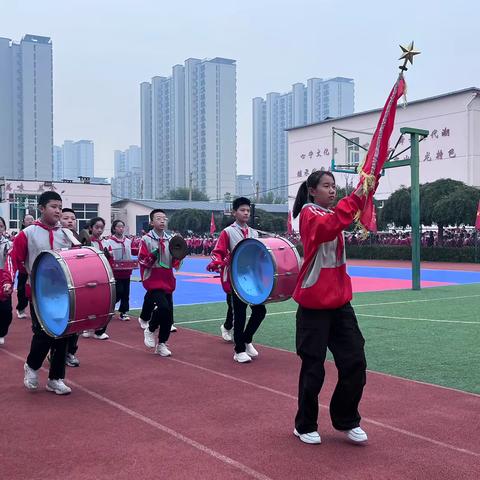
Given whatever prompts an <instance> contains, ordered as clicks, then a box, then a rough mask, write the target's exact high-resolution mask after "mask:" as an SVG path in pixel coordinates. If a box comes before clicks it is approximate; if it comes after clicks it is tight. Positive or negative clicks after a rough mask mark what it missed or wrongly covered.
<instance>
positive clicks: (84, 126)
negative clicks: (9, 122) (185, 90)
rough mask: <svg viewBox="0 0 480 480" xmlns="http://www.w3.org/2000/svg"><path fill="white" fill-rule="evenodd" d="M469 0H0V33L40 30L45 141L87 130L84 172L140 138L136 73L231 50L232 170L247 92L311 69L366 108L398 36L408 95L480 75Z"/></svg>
mask: <svg viewBox="0 0 480 480" xmlns="http://www.w3.org/2000/svg"><path fill="white" fill-rule="evenodd" d="M479 19H480V2H478V0H456V1H449V2H447V1H442V0H437V1H432V0H423V1H418V0H415V1H411V0H401V1H395V2H391V1H388V0H383V1H382V0H363V1H357V0H344V1H343V2H342V1H339V0H337V1H333V0H317V1H314V0H291V1H284V0H242V1H237V0H221V1H218V0H201V1H199V0H185V1H183V2H182V1H174V2H166V1H162V0H135V1H132V0H8V1H5V0H0V36H1V37H7V38H11V39H13V40H15V41H19V40H20V39H21V38H22V36H23V35H24V34H27V33H30V34H34V35H44V36H49V37H51V38H52V42H53V61H54V66H53V69H54V142H55V144H56V145H60V144H62V143H63V141H64V140H65V139H71V140H79V139H91V140H93V141H94V143H95V174H96V175H97V176H111V175H112V173H113V151H114V150H116V149H120V150H123V149H125V148H127V147H128V146H129V145H131V144H137V145H140V107H139V103H140V99H139V85H140V83H141V82H143V81H149V80H150V79H151V77H153V76H155V75H163V76H169V75H170V74H171V67H172V66H173V65H175V64H183V62H184V61H185V59H187V58H189V57H195V58H213V57H226V58H232V59H235V60H236V61H237V125H238V129H237V142H238V145H237V171H238V172H237V173H239V174H248V173H251V170H252V166H251V163H252V153H251V151H252V147H251V139H252V119H251V100H252V98H253V97H256V96H262V97H264V96H265V94H266V93H268V92H272V91H277V92H286V91H288V90H289V89H290V88H291V85H292V84H293V83H296V82H304V83H305V82H306V80H307V79H308V78H311V77H321V78H328V77H336V76H344V77H350V78H353V79H354V80H355V111H356V112H359V111H363V110H368V109H372V108H378V107H380V106H382V105H383V103H384V101H385V98H386V96H387V94H388V92H389V90H390V88H391V86H392V84H393V82H394V80H395V78H396V76H397V73H398V69H397V66H398V65H399V62H398V60H397V59H398V57H399V56H400V53H401V52H400V48H399V46H398V45H399V44H407V43H409V42H410V41H411V40H414V41H415V46H416V47H417V48H418V49H419V50H421V51H422V54H421V55H419V56H417V57H415V64H414V66H413V68H410V69H409V71H408V72H407V75H406V79H407V84H408V99H409V100H416V99H419V98H425V97H429V96H433V95H438V94H442V93H447V92H450V91H453V90H460V89H462V88H466V87H472V86H476V87H479V86H480V21H479Z"/></svg>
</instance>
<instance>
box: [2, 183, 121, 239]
mask: <svg viewBox="0 0 480 480" xmlns="http://www.w3.org/2000/svg"><path fill="white" fill-rule="evenodd" d="M48 190H52V191H54V192H57V193H58V194H59V195H60V196H61V197H62V206H63V207H64V208H65V207H68V208H72V209H73V210H75V214H76V217H77V230H81V229H82V228H84V227H85V225H86V224H87V223H88V221H89V220H90V219H91V218H94V217H102V218H103V219H105V223H106V225H105V232H110V225H111V210H112V208H111V202H112V194H111V185H110V184H107V183H103V184H93V183H92V184H91V183H81V182H52V181H37V180H9V179H8V178H7V179H4V178H0V216H1V217H3V218H4V219H5V222H6V224H7V229H8V231H10V232H13V231H17V232H18V231H19V230H20V228H21V226H22V221H23V217H24V216H25V215H26V214H30V215H33V216H34V217H35V218H38V216H39V212H38V209H37V205H38V198H39V197H40V195H41V194H42V193H43V192H45V191H48Z"/></svg>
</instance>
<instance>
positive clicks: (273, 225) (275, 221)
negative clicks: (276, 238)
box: [255, 208, 287, 232]
mask: <svg viewBox="0 0 480 480" xmlns="http://www.w3.org/2000/svg"><path fill="white" fill-rule="evenodd" d="M255 228H258V229H260V230H264V231H266V232H285V231H286V230H287V219H286V218H283V217H278V216H276V215H273V214H271V213H269V212H267V211H265V210H262V209H261V208H256V209H255Z"/></svg>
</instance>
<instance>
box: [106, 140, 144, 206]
mask: <svg viewBox="0 0 480 480" xmlns="http://www.w3.org/2000/svg"><path fill="white" fill-rule="evenodd" d="M112 195H113V196H114V197H115V200H118V199H124V198H143V174H142V156H141V150H140V147H138V146H137V145H130V147H128V148H127V150H125V151H120V150H115V152H114V177H113V179H112Z"/></svg>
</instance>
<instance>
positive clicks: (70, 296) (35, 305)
mask: <svg viewBox="0 0 480 480" xmlns="http://www.w3.org/2000/svg"><path fill="white" fill-rule="evenodd" d="M84 248H91V247H84ZM47 254H48V255H52V256H53V257H55V258H56V259H57V261H58V264H59V265H60V268H61V269H62V271H63V273H64V275H65V280H66V283H67V289H68V307H69V308H68V321H67V327H68V324H69V323H70V321H71V320H72V318H75V297H74V293H73V292H74V285H73V278H72V275H71V273H70V270H69V269H68V268H67V264H66V262H65V259H64V258H63V257H62V256H61V255H60V254H59V253H58V252H57V251H55V250H42V251H41V252H40V253H39V254H38V255H37V258H36V259H35V261H34V262H33V266H32V274H31V276H30V279H31V284H32V302H33V308H34V309H35V313H36V314H37V318H38V323H40V326H41V327H42V329H43V330H44V332H45V333H46V334H47V335H48V336H50V337H53V338H61V337H62V336H63V335H64V333H65V331H66V330H67V327H66V328H65V330H64V331H63V332H62V333H61V334H60V335H55V334H54V333H53V332H52V331H51V330H50V329H48V328H47V326H46V325H45V324H44V322H43V320H42V318H41V315H40V313H39V308H38V301H37V293H36V288H35V283H36V281H35V276H36V272H37V269H38V264H39V263H40V259H41V258H43V257H44V256H45V255H47ZM72 312H73V315H72Z"/></svg>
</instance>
